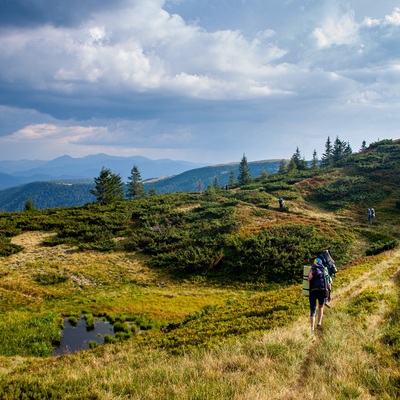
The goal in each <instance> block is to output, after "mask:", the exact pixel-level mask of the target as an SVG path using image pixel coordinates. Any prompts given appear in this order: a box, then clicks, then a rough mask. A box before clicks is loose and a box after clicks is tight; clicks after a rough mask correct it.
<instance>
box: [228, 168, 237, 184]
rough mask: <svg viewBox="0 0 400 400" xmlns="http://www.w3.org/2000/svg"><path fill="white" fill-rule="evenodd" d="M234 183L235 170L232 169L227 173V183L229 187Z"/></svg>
mask: <svg viewBox="0 0 400 400" xmlns="http://www.w3.org/2000/svg"><path fill="white" fill-rule="evenodd" d="M235 183H236V178H235V172H234V171H233V170H232V171H231V173H230V174H229V182H228V185H229V187H232V186H233V185H235Z"/></svg>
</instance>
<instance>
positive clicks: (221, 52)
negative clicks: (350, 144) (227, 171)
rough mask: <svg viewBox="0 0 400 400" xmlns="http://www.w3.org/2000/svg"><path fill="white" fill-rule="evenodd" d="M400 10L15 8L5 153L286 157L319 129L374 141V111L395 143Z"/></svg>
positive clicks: (3, 118)
mask: <svg viewBox="0 0 400 400" xmlns="http://www.w3.org/2000/svg"><path fill="white" fill-rule="evenodd" d="M395 3H396V2H394V1H392V0H390V1H388V2H385V4H384V5H382V6H379V7H378V6H377V5H375V4H372V3H371V4H369V5H366V4H365V2H363V1H361V0H346V1H341V0H301V1H298V2H297V1H296V2H295V1H285V2H282V1H280V0H271V1H268V2H265V1H261V0H251V1H242V0H229V1H228V0H221V1H218V2H215V1H211V0H196V1H192V0H179V1H178V0H165V1H163V0H118V1H115V2H109V1H106V0H99V1H95V0H87V1H84V2H82V1H80V2H78V1H77V0H71V1H70V2H67V3H65V4H64V2H54V1H53V0H40V1H39V0H31V1H29V2H27V1H23V0H13V1H11V0H4V1H3V2H2V3H1V4H0V104H2V105H3V108H1V106H0V137H1V136H2V137H3V138H4V139H2V140H1V149H0V157H2V156H8V155H9V154H18V152H21V151H22V149H23V151H30V152H31V154H32V152H34V151H35V152H36V153H35V154H37V155H38V156H39V155H40V154H45V150H43V148H46V151H47V153H49V152H51V153H52V154H55V153H56V152H68V153H69V154H72V155H75V156H76V155H78V154H84V153H85V152H90V151H95V150H100V151H102V152H107V151H109V152H110V153H112V154H117V153H118V152H125V153H127V152H129V151H130V152H132V153H134V154H142V155H147V156H150V155H155V154H157V151H158V152H159V154H161V155H162V156H165V155H166V154H168V155H170V156H171V155H174V156H175V157H180V158H186V156H185V154H187V155H190V157H191V158H193V157H195V154H196V152H197V157H198V160H199V161H204V158H205V154H206V153H207V157H209V158H210V159H212V158H213V157H218V159H221V161H222V157H225V158H226V159H229V158H230V157H232V155H234V154H236V153H238V155H237V157H236V158H240V156H241V155H242V154H243V152H248V151H246V150H247V149H251V150H252V151H254V152H255V153H257V154H263V152H262V149H263V148H264V149H265V152H267V151H268V154H271V156H274V157H275V156H276V155H277V154H278V153H279V154H282V153H283V151H284V150H283V148H284V146H285V145H286V146H287V144H288V143H290V144H292V143H296V142H297V141H299V142H300V143H296V144H297V145H299V146H300V147H301V143H302V142H304V143H305V145H306V146H307V148H311V147H312V145H311V143H312V140H311V139H308V137H307V133H308V134H310V135H311V137H315V138H316V137H317V136H318V134H317V132H319V136H320V137H322V139H321V145H322V146H323V143H324V141H325V139H326V132H333V131H335V130H339V129H340V130H341V132H344V133H348V134H349V135H351V134H352V132H353V131H357V132H363V131H364V132H368V134H370V135H372V131H371V129H372V127H374V126H375V125H374V123H373V121H372V120H371V110H374V112H375V113H377V114H376V116H375V118H376V120H379V121H380V122H382V121H383V125H382V127H381V129H379V131H380V132H379V134H380V135H381V134H382V133H381V132H382V131H383V130H384V129H385V128H384V127H385V126H387V130H388V133H389V134H394V133H393V132H394V128H393V127H394V126H396V124H397V123H398V122H400V121H398V117H397V116H396V114H395V113H393V107H395V106H397V105H398V103H399V95H398V93H400V91H399V89H400V88H399V82H398V81H399V79H398V76H399V75H398V71H399V65H400V59H399V57H398V56H397V53H396V51H397V50H396V49H397V45H398V42H399V39H400V38H399V34H400V32H399V21H400V17H399V16H400V8H398V7H393V6H392V7H389V5H393V4H395ZM28 16H30V17H28ZM349 110H351V111H352V112H353V113H354V115H353V116H352V115H351V113H350V112H349ZM378 113H379V114H378ZM321 116H322V117H321ZM383 116H385V118H386V122H384V121H385V118H384V117H383ZM342 118H343V120H342ZM355 121H357V124H358V126H360V127H362V128H359V129H356V128H355ZM365 121H369V122H368V124H367V122H365ZM346 127H347V128H346ZM303 132H306V134H305V133H303ZM337 133H339V132H337ZM282 137H284V138H285V141H284V142H282V140H281V139H280V138H282ZM343 139H346V137H343ZM314 140H316V139H314ZM4 146H7V147H4ZM13 146H14V147H13ZM17 146H18V149H17V150H15V151H13V150H12V149H16V147H17ZM293 146H294V145H293ZM221 149H224V151H223V154H222V152H221ZM61 155H62V154H61ZM310 156H311V154H310ZM266 157H267V155H266V154H265V156H264V157H262V158H266ZM279 157H280V156H278V158H279ZM250 159H252V157H251V156H250Z"/></svg>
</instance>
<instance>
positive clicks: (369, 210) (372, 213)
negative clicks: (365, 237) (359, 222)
mask: <svg viewBox="0 0 400 400" xmlns="http://www.w3.org/2000/svg"><path fill="white" fill-rule="evenodd" d="M367 214H368V222H369V223H370V225H372V219H373V218H374V217H375V210H374V209H373V208H368V211H367Z"/></svg>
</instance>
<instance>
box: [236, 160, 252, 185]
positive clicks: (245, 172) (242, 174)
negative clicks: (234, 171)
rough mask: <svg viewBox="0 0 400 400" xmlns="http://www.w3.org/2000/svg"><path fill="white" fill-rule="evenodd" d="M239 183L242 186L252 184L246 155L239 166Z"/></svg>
mask: <svg viewBox="0 0 400 400" xmlns="http://www.w3.org/2000/svg"><path fill="white" fill-rule="evenodd" d="M238 182H239V184H240V185H247V184H248V183H249V182H250V170H249V166H248V164H247V158H246V156H245V154H243V157H242V160H241V161H240V164H239V176H238Z"/></svg>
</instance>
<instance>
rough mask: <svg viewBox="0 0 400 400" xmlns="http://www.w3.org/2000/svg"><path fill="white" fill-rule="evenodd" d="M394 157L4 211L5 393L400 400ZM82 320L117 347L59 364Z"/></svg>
mask: <svg viewBox="0 0 400 400" xmlns="http://www.w3.org/2000/svg"><path fill="white" fill-rule="evenodd" d="M399 150H400V142H399V141H380V142H377V143H373V144H371V145H370V146H369V148H368V149H366V150H365V151H364V152H362V153H357V154H353V155H351V156H349V157H347V158H346V159H343V160H339V161H338V162H337V163H336V165H330V166H326V167H317V168H309V169H306V170H301V171H300V170H299V171H291V172H288V173H277V174H271V175H267V176H265V175H263V176H258V177H255V178H253V179H252V180H251V182H250V183H249V184H248V185H245V186H235V187H234V188H229V190H221V191H218V190H216V191H206V192H204V193H202V194H200V193H165V194H159V195H157V196H149V197H146V198H140V199H135V200H129V201H122V202H118V203H116V204H109V205H99V204H88V205H86V206H83V207H73V208H58V209H44V210H31V211H27V212H20V213H0V221H1V226H0V239H1V240H0V252H1V255H2V259H1V261H2V262H1V263H0V277H1V280H0V299H1V301H0V312H1V313H2V318H1V319H0V365H1V368H0V397H3V398H7V399H19V398H38V399H39V398H65V399H67V398H68V399H82V398H83V399H85V398H97V399H102V398H106V399H107V398H110V399H111V398H112V399H114V398H115V399H117V398H140V399H146V400H154V399H179V400H188V399H194V398H196V399H244V400H250V399H251V400H253V399H260V400H264V399H276V400H294V399H297V398H299V397H300V398H310V399H320V398H327V399H350V398H353V399H382V400H383V399H388V400H392V399H393V400H395V399H398V398H399V395H400V385H399V382H400V375H399V371H400V362H399V354H400V353H399V351H400V318H399V295H400V285H399V276H400V275H399V274H400V250H399V247H398V244H399V240H398V238H399V236H400V223H399V221H400V185H399V184H398V183H399V180H398V179H399V178H398V176H399V175H400V151H399ZM280 196H282V197H283V198H284V199H285V207H284V208H283V209H280V208H279V206H278V201H277V200H278V198H279V197H280ZM370 206H373V207H374V208H375V209H376V211H377V214H376V218H375V219H374V220H373V223H372V224H369V223H368V221H367V216H366V208H367V207H370ZM322 248H328V249H329V250H330V252H331V254H332V256H333V257H334V259H335V261H336V264H337V266H338V268H339V272H338V273H337V275H336V276H335V277H334V286H333V299H332V302H331V308H327V309H326V310H325V315H324V319H323V324H322V329H321V330H320V331H317V332H316V333H311V332H310V328H309V308H308V302H307V298H306V297H305V296H303V295H302V294H301V280H302V270H303V265H308V264H309V263H312V261H313V259H314V258H315V256H316V255H317V254H318V252H320V251H321V249H322ZM80 316H82V317H83V318H85V320H86V321H89V320H90V319H91V318H92V319H93V317H97V318H101V319H102V320H104V319H106V320H107V321H109V323H110V325H111V326H112V327H113V329H114V333H115V337H112V338H111V337H107V339H106V337H104V343H105V344H104V345H100V346H98V345H96V344H94V343H92V344H91V347H90V348H89V349H88V350H85V351H81V352H78V353H75V354H65V355H59V356H56V357H51V351H52V348H53V347H54V346H55V345H57V341H58V340H60V332H61V330H60V324H61V326H63V324H65V323H68V322H65V320H64V319H63V317H70V318H71V319H72V320H73V318H74V317H75V318H77V317H80Z"/></svg>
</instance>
